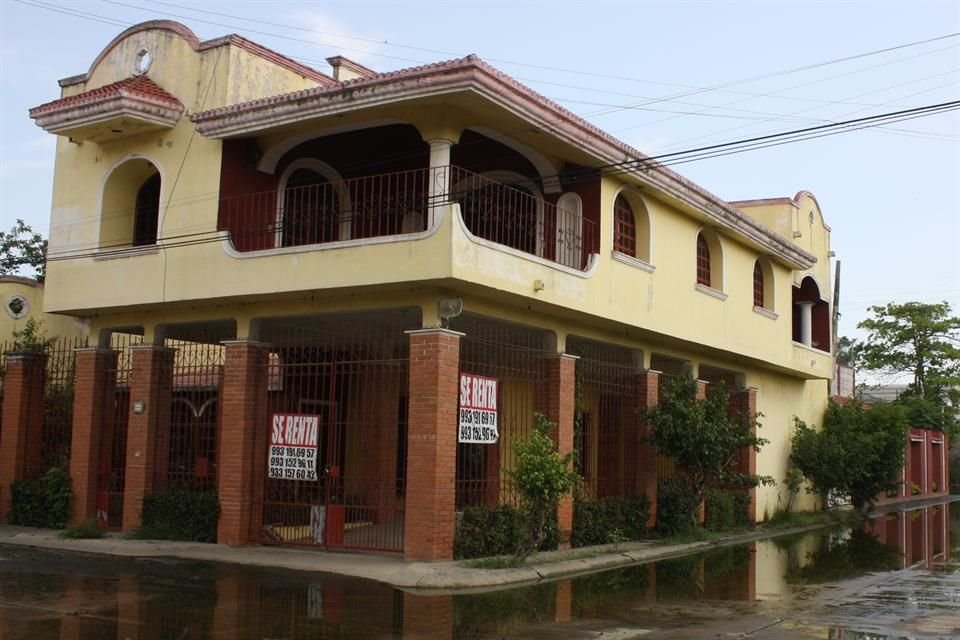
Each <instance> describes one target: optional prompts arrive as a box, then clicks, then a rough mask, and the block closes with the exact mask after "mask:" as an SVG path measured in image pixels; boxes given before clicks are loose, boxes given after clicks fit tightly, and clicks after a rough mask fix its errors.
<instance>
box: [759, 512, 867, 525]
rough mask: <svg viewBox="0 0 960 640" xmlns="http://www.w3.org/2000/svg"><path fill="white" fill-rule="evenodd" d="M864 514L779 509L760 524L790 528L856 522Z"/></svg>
mask: <svg viewBox="0 0 960 640" xmlns="http://www.w3.org/2000/svg"><path fill="white" fill-rule="evenodd" d="M861 517H862V516H861V515H860V514H859V513H857V512H856V511H852V510H839V509H833V510H831V511H777V512H776V513H774V514H773V515H772V516H771V517H770V519H769V520H767V521H766V522H764V523H762V524H760V525H758V526H759V527H762V528H763V529H790V528H793V527H808V526H811V525H837V524H855V523H856V522H857V521H858V520H859V519H860V518H861Z"/></svg>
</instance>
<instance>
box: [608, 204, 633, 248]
mask: <svg viewBox="0 0 960 640" xmlns="http://www.w3.org/2000/svg"><path fill="white" fill-rule="evenodd" d="M613 225H614V226H613V249H614V251H619V252H620V253H625V254H627V255H629V256H636V255H637V219H636V216H634V214H633V208H632V207H631V206H630V203H629V202H627V199H626V198H624V197H623V195H622V194H621V195H618V196H617V199H616V201H615V202H614V204H613Z"/></svg>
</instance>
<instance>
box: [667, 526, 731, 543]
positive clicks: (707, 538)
mask: <svg viewBox="0 0 960 640" xmlns="http://www.w3.org/2000/svg"><path fill="white" fill-rule="evenodd" d="M748 531H749V529H748V528H746V527H738V528H736V529H726V530H724V531H711V530H709V529H704V528H703V527H697V528H695V529H688V530H687V531H684V532H683V533H678V534H676V535H672V536H665V537H663V538H657V540H656V541H655V544H656V545H657V546H660V547H662V546H667V545H672V544H690V543H691V542H711V541H713V540H723V539H724V538H729V537H730V536H735V535H737V534H740V533H747V532H748Z"/></svg>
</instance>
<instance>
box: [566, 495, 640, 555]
mask: <svg viewBox="0 0 960 640" xmlns="http://www.w3.org/2000/svg"><path fill="white" fill-rule="evenodd" d="M649 511H650V505H649V503H648V501H647V497H646V496H636V497H622V498H616V497H615V498H602V499H600V500H586V499H578V500H575V501H574V503H573V535H572V537H571V539H570V543H571V545H573V546H574V547H585V546H588V545H594V544H607V543H610V542H620V541H623V540H640V539H642V538H643V537H645V536H646V534H647V527H646V524H647V514H648V513H649Z"/></svg>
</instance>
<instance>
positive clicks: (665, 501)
mask: <svg viewBox="0 0 960 640" xmlns="http://www.w3.org/2000/svg"><path fill="white" fill-rule="evenodd" d="M696 509H697V496H696V493H695V491H694V488H693V486H692V485H691V483H690V481H689V480H687V479H686V478H685V477H683V476H677V477H675V478H667V479H665V480H661V481H660V484H659V485H657V533H658V534H659V535H661V536H672V535H677V534H679V533H686V532H688V531H690V530H691V529H693V521H692V520H691V519H690V514H691V513H694V512H696Z"/></svg>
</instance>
